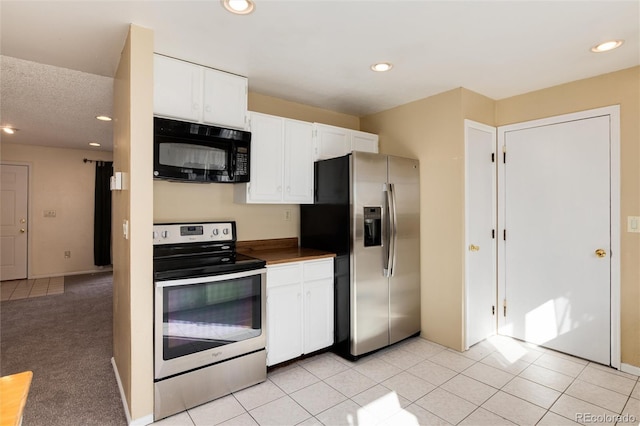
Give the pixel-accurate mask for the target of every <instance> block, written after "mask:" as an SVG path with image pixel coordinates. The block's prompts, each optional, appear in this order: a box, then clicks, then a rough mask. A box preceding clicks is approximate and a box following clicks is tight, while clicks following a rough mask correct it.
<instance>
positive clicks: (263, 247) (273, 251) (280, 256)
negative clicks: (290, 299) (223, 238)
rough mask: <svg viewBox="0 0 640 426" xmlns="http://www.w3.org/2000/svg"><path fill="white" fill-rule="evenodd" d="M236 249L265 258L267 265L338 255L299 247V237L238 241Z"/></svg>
mask: <svg viewBox="0 0 640 426" xmlns="http://www.w3.org/2000/svg"><path fill="white" fill-rule="evenodd" d="M236 250H237V252H238V253H241V254H244V255H247V256H251V257H255V258H257V259H261V260H264V261H265V262H267V265H277V264H281V263H288V262H300V261H304V260H317V259H327V258H333V257H335V256H336V255H335V253H331V252H326V251H322V250H316V249H308V248H304V247H298V239H297V238H276V239H271V240H253V241H238V242H237V243H236Z"/></svg>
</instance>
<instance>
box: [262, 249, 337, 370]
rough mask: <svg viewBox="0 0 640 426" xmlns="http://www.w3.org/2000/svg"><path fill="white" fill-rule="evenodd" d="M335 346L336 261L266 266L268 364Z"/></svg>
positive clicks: (310, 261)
mask: <svg viewBox="0 0 640 426" xmlns="http://www.w3.org/2000/svg"><path fill="white" fill-rule="evenodd" d="M332 344H333V259H319V260H307V261H300V262H289V263H284V264H280V265H273V266H267V365H275V364H279V363H281V362H284V361H287V360H290V359H293V358H296V357H299V356H300V355H302V354H306V353H310V352H314V351H317V350H319V349H322V348H326V347H328V346H331V345H332Z"/></svg>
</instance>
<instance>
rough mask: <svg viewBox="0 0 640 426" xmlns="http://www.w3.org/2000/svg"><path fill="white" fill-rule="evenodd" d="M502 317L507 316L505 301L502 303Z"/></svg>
mask: <svg viewBox="0 0 640 426" xmlns="http://www.w3.org/2000/svg"><path fill="white" fill-rule="evenodd" d="M502 315H503V316H505V317H506V316H507V299H504V300H503V301H502Z"/></svg>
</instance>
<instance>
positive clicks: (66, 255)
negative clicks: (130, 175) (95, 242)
mask: <svg viewBox="0 0 640 426" xmlns="http://www.w3.org/2000/svg"><path fill="white" fill-rule="evenodd" d="M64 258H65V259H71V250H65V251H64Z"/></svg>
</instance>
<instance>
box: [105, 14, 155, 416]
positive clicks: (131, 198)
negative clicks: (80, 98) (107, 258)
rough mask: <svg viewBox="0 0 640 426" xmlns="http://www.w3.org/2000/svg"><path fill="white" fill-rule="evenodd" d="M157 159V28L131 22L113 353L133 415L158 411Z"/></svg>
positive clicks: (118, 110) (118, 135) (121, 78)
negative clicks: (124, 230) (155, 294)
mask: <svg viewBox="0 0 640 426" xmlns="http://www.w3.org/2000/svg"><path fill="white" fill-rule="evenodd" d="M152 158H153V32H152V31H151V30H148V29H144V28H140V27H137V26H134V25H132V26H131V27H130V30H129V35H128V37H127V41H126V43H125V46H124V49H123V51H122V55H121V58H120V63H119V65H118V70H117V72H116V78H115V81H114V171H116V172H118V171H120V172H123V173H124V175H125V178H124V189H123V190H122V191H114V192H113V232H114V235H113V244H114V259H113V269H114V275H113V284H114V294H113V303H114V305H113V310H114V314H113V317H114V318H113V354H114V360H115V363H116V366H117V368H118V373H119V375H120V381H121V383H122V386H123V390H124V394H125V398H126V403H127V407H128V412H129V414H130V416H131V419H133V420H136V419H140V418H143V417H147V416H150V415H152V413H153V344H152V342H153V325H152V318H153V285H152V283H153V274H152V269H153V268H152V256H153V247H152V240H151V238H150V236H151V232H152V225H153V212H152V210H151V208H150V206H152V205H153V179H152V176H153V175H152V173H153V161H152V160H151V159H152ZM134 164H135V167H132V165H134ZM124 221H128V223H129V236H128V239H125V237H124V234H123V233H122V224H123V222H124Z"/></svg>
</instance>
